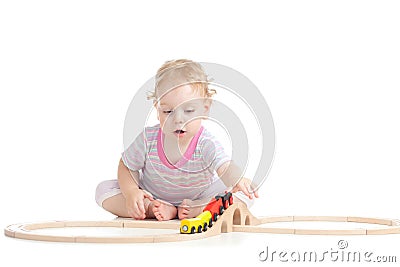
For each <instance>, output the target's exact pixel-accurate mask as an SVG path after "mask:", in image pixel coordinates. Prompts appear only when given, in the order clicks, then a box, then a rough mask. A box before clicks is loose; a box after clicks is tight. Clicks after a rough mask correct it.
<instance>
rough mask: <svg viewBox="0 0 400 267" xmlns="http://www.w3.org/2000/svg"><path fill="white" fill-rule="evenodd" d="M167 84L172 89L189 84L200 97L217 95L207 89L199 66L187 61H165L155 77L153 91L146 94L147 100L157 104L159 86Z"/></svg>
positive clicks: (204, 77)
mask: <svg viewBox="0 0 400 267" xmlns="http://www.w3.org/2000/svg"><path fill="white" fill-rule="evenodd" d="M163 82H169V83H170V88H168V89H173V88H175V87H178V86H180V85H184V84H190V86H191V87H192V88H193V90H194V91H195V92H198V93H199V94H200V95H201V96H202V97H205V98H211V97H212V96H213V95H214V94H216V93H217V91H216V90H215V89H210V88H209V87H208V83H209V80H208V78H207V75H206V73H205V72H204V70H203V68H202V67H201V65H200V64H199V63H197V62H194V61H192V60H188V59H177V60H169V61H166V62H165V63H164V64H163V65H162V66H161V67H160V68H159V69H158V71H157V74H156V77H155V90H154V92H148V96H147V99H152V100H153V101H154V102H157V101H158V99H159V97H160V94H159V93H160V87H161V86H160V85H161V83H163Z"/></svg>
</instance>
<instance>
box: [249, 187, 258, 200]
mask: <svg viewBox="0 0 400 267" xmlns="http://www.w3.org/2000/svg"><path fill="white" fill-rule="evenodd" d="M250 187H251V190H252V191H253V194H254V196H255V197H257V198H258V190H257V189H254V186H253V185H250Z"/></svg>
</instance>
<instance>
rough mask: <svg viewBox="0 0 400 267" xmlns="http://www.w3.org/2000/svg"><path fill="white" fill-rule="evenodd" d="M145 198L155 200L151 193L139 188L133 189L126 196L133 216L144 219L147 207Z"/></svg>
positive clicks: (127, 205)
mask: <svg viewBox="0 0 400 267" xmlns="http://www.w3.org/2000/svg"><path fill="white" fill-rule="evenodd" d="M145 198H148V199H149V200H151V201H153V200H154V199H153V197H152V196H151V195H150V194H149V193H147V192H145V191H143V190H142V189H139V188H137V189H133V190H132V192H131V193H130V194H129V196H128V197H127V198H126V201H125V204H126V209H127V211H128V214H129V215H130V216H131V217H132V218H134V219H136V220H143V219H144V218H146V209H145V206H144V202H143V200H144V199H145Z"/></svg>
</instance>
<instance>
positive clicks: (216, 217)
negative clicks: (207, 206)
mask: <svg viewBox="0 0 400 267" xmlns="http://www.w3.org/2000/svg"><path fill="white" fill-rule="evenodd" d="M217 219H218V214H217V213H214V215H213V220H214V222H215V221H217Z"/></svg>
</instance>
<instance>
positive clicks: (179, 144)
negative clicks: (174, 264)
mask: <svg viewBox="0 0 400 267" xmlns="http://www.w3.org/2000/svg"><path fill="white" fill-rule="evenodd" d="M214 93H215V90H211V89H209V88H208V80H207V76H206V74H205V73H204V71H203V69H202V67H201V65H200V64H198V63H196V62H193V61H190V60H185V59H181V60H174V61H168V62H166V63H165V64H164V65H163V66H161V68H160V69H159V70H158V72H157V75H156V86H155V91H154V92H153V93H152V95H151V98H153V103H154V107H155V108H156V109H157V118H158V120H159V122H160V124H157V125H155V126H153V127H145V129H144V130H143V132H142V133H141V134H139V135H138V136H137V137H136V139H135V140H134V141H133V143H132V144H131V145H130V146H129V147H128V148H127V149H126V150H125V151H124V152H123V153H122V157H121V160H120V162H119V167H118V180H110V181H104V182H102V183H100V184H99V185H98V187H97V190H96V201H97V203H98V204H99V205H100V206H102V207H103V208H104V209H106V210H107V211H109V212H111V213H113V214H115V215H117V216H120V217H132V218H134V219H145V218H156V219H157V220H160V221H161V220H170V219H174V218H176V217H178V218H179V219H184V218H192V217H195V216H197V215H198V214H199V213H201V212H202V210H203V208H204V207H205V206H206V205H207V204H208V202H209V201H210V200H211V199H212V198H213V197H214V196H215V195H217V194H218V193H223V192H224V191H225V190H228V189H229V188H232V190H231V191H232V192H233V193H234V198H235V201H243V202H245V203H246V204H249V203H250V202H252V200H253V197H254V196H255V197H258V193H257V191H256V190H255V191H253V189H252V188H251V181H250V180H249V179H247V178H243V177H242V171H241V170H240V169H239V168H238V167H237V166H236V165H235V164H234V163H233V162H232V161H231V160H230V158H229V157H228V156H227V155H226V154H225V152H224V149H223V147H222V146H221V144H220V143H219V142H218V140H217V139H216V138H215V137H214V136H213V135H212V134H211V133H210V132H209V131H208V130H207V129H205V128H204V127H203V126H202V124H201V121H202V120H203V119H206V118H207V116H208V114H209V110H210V106H211V103H212V99H211V97H212V95H213V94H214ZM245 196H246V197H245Z"/></svg>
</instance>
